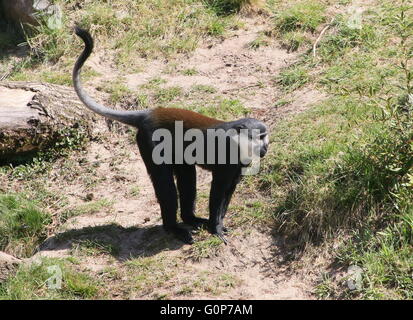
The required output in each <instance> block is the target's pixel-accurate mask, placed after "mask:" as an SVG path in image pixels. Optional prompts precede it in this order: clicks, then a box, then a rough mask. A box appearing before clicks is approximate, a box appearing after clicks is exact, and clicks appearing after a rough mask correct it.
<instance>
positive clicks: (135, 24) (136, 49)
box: [0, 0, 240, 84]
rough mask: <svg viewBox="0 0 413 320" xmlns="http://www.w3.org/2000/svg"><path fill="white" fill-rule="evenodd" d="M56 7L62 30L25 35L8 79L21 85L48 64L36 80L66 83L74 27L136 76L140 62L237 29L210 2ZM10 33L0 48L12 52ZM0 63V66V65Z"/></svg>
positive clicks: (75, 48) (0, 36)
mask: <svg viewBox="0 0 413 320" xmlns="http://www.w3.org/2000/svg"><path fill="white" fill-rule="evenodd" d="M56 2H57V3H58V4H59V5H60V6H61V8H62V11H63V20H62V27H53V28H50V27H48V26H47V24H41V25H40V26H39V27H36V28H35V30H34V32H30V33H27V35H26V36H27V37H26V39H25V40H26V42H27V44H28V46H29V48H30V54H29V56H28V57H26V58H23V59H19V60H18V61H17V62H15V63H16V66H15V67H14V68H13V70H12V72H11V74H10V77H11V78H13V79H16V80H17V79H19V80H20V79H21V80H23V79H24V78H25V74H26V73H27V72H29V74H31V75H32V78H34V79H36V78H39V70H42V69H43V68H44V66H46V65H52V67H51V70H50V71H48V74H43V75H41V76H40V78H41V80H42V81H47V82H52V83H58V84H68V83H69V80H68V78H67V77H68V76H67V74H70V72H71V68H72V66H73V63H74V58H75V57H76V56H77V55H78V54H79V53H80V52H81V47H82V43H81V42H80V41H79V39H78V38H77V37H76V36H75V35H74V33H73V31H72V25H73V22H76V23H78V24H79V25H81V26H83V27H85V28H87V29H90V30H91V32H92V34H93V36H94V38H95V40H96V48H97V50H102V49H104V50H108V52H110V54H111V56H112V57H113V59H114V62H115V64H116V66H117V67H118V68H121V69H122V70H135V71H139V70H140V69H141V67H142V65H141V63H142V62H141V61H140V59H139V58H141V57H144V58H160V57H166V58H171V57H173V56H175V55H176V54H178V53H188V52H190V51H193V50H194V49H195V48H196V47H197V46H198V43H199V42H200V41H201V40H202V39H205V38H210V37H221V36H224V35H225V34H226V33H227V32H228V31H230V30H231V29H236V28H238V27H239V26H240V24H239V21H238V19H237V17H236V16H235V15H233V14H229V15H220V14H219V13H218V12H217V11H216V10H215V9H214V8H215V7H214V6H212V5H211V3H206V2H205V1H201V0H191V1H187V0H173V1H169V0H168V1H167V0H157V1H138V2H137V1H133V0H127V1H124V0H114V1H111V2H103V3H99V5H96V3H95V2H94V1H87V2H85V3H84V4H83V5H82V7H81V8H78V9H77V7H76V1H74V0H69V1H63V0H58V1H56ZM136 17H139V21H136ZM10 34H11V33H10V32H9V31H8V30H7V29H6V27H5V26H0V40H1V41H0V45H1V46H2V48H13V47H15V46H16V45H17V43H19V42H23V41H24V39H18V38H16V37H14V36H11V35H10ZM6 60H7V59H4V60H3V61H4V63H7V61H6ZM68 62H69V63H68ZM0 64H1V65H3V63H2V62H1V61H0ZM2 69H3V68H0V70H2Z"/></svg>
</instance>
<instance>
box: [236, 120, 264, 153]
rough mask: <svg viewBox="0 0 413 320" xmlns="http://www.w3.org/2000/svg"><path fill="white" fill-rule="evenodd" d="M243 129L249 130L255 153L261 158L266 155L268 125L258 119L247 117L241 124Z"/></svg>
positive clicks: (249, 137)
mask: <svg viewBox="0 0 413 320" xmlns="http://www.w3.org/2000/svg"><path fill="white" fill-rule="evenodd" d="M240 128H241V129H247V130H248V139H249V140H250V141H251V142H252V144H253V148H255V154H257V155H259V156H260V158H262V157H264V156H265V154H266V153H267V151H268V145H269V136H268V129H267V126H266V125H265V124H264V123H262V122H261V121H258V120H256V119H250V118H249V119H245V121H243V123H242V124H241V125H240Z"/></svg>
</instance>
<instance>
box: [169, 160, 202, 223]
mask: <svg viewBox="0 0 413 320" xmlns="http://www.w3.org/2000/svg"><path fill="white" fill-rule="evenodd" d="M174 172H175V176H176V183H177V185H178V192H179V204H180V207H181V218H182V221H183V222H184V223H185V224H187V225H190V226H192V227H193V228H195V229H198V228H200V227H202V226H204V225H206V224H207V223H208V219H204V218H199V217H196V216H195V201H196V167H195V165H187V164H182V165H176V166H175V167H174Z"/></svg>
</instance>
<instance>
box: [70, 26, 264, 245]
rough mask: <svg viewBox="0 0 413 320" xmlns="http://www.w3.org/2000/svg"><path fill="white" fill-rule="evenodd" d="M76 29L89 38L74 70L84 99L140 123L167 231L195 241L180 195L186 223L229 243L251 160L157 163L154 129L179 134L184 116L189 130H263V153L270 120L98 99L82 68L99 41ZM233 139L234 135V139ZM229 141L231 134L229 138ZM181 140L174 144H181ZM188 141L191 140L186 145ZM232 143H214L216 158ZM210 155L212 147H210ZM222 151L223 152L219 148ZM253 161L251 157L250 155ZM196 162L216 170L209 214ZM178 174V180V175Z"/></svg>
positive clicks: (140, 140)
mask: <svg viewBox="0 0 413 320" xmlns="http://www.w3.org/2000/svg"><path fill="white" fill-rule="evenodd" d="M75 33H76V35H77V36H79V37H80V38H81V39H82V40H83V42H84V49H83V51H82V53H81V54H80V55H79V57H78V58H77V60H76V62H75V65H74V68H73V74H72V80H73V85H74V89H75V91H76V93H77V95H78V97H79V99H80V100H81V101H82V102H83V104H84V105H85V106H86V107H87V108H89V109H90V110H92V111H93V112H95V113H97V114H99V115H101V116H103V117H106V118H108V119H111V120H115V121H119V122H121V123H123V124H126V125H129V126H132V127H135V128H137V134H136V142H137V145H138V148H139V151H140V154H141V157H142V159H143V161H144V163H145V167H146V170H147V173H148V175H149V177H150V179H151V182H152V185H153V188H154V191H155V195H156V198H157V200H158V203H159V206H160V211H161V217H162V225H163V228H164V230H165V231H166V232H167V233H171V234H172V235H173V236H174V237H175V238H177V239H179V240H181V241H182V242H184V243H188V244H191V243H193V237H192V232H191V231H189V230H187V229H186V228H184V227H182V226H180V225H178V223H177V210H178V198H179V205H180V216H181V219H182V221H183V223H184V224H186V225H188V226H190V227H192V228H194V229H198V228H200V227H205V228H206V229H207V230H208V231H209V232H210V233H211V234H213V235H216V236H218V237H219V238H220V239H221V240H222V241H223V242H224V243H225V244H227V240H226V238H225V237H224V233H225V232H226V231H227V229H226V228H225V227H224V225H223V219H224V217H225V214H226V211H227V209H228V205H229V203H230V200H231V198H232V195H233V193H234V191H235V189H236V186H237V184H238V183H239V182H240V180H241V177H242V174H241V173H242V169H243V168H245V167H247V166H248V165H249V163H246V164H245V163H243V161H241V160H242V159H241V158H242V155H241V154H242V152H241V151H240V156H239V157H238V158H237V161H235V162H229V161H226V162H223V163H219V161H217V162H212V163H208V162H205V161H198V162H197V163H189V161H186V160H184V161H182V163H178V161H176V154H174V158H173V162H172V163H160V164H158V163H155V161H154V159H153V153H154V150H155V148H156V147H157V146H158V145H159V143H160V142H157V141H155V140H154V133H155V132H156V130H158V129H165V130H169V132H171V135H172V136H174V137H175V138H176V137H177V132H176V129H174V128H175V127H174V125H175V126H176V123H177V122H179V121H180V122H181V123H182V126H183V130H184V131H185V132H188V131H189V130H190V129H197V130H200V132H201V133H202V135H203V136H206V135H207V132H208V130H221V131H223V132H229V131H230V130H233V131H234V130H235V132H237V133H239V132H240V131H241V130H242V129H243V130H246V132H247V133H248V137H251V132H253V130H256V132H257V131H258V132H259V134H258V135H257V137H255V140H254V141H255V142H254V143H255V144H254V147H255V148H258V153H259V157H260V158H262V157H263V156H264V155H265V154H266V153H267V149H268V145H269V138H268V130H267V127H266V125H265V124H264V123H262V122H261V121H259V120H256V119H253V118H243V119H240V120H235V121H227V122H225V121H222V120H218V119H215V118H211V117H207V116H204V115H201V114H199V113H197V112H194V111H191V110H186V109H180V108H172V107H171V108H164V107H157V108H153V109H144V110H135V111H126V110H122V111H119V110H114V109H111V108H107V107H105V106H103V105H101V104H99V103H97V102H96V101H95V100H94V99H93V98H91V97H90V96H89V95H88V94H87V93H86V92H85V91H84V89H83V87H82V84H81V79H80V74H81V68H82V67H83V65H84V63H85V61H86V60H87V59H88V58H89V56H90V55H91V53H92V51H93V47H94V41H93V38H92V36H91V35H90V33H89V32H88V31H86V30H84V29H82V28H80V27H77V26H76V27H75ZM230 140H231V139H230ZM226 141H228V140H226ZM176 143H177V142H175V143H174V144H176ZM187 145H188V142H186V144H185V147H186V146H187ZM228 148H229V147H228V144H224V149H217V148H215V149H213V152H214V157H212V158H214V159H216V158H217V157H219V156H220V155H222V153H226V154H228V152H229V149H228ZM204 151H205V153H206V154H204V157H206V156H208V152H209V154H210V153H211V152H212V151H210V150H209V151H208V148H207V147H205V150H204ZM219 152H221V154H220V153H219ZM246 162H248V161H246ZM196 165H198V166H200V167H201V168H204V169H206V170H208V171H210V172H211V174H212V182H211V189H210V194H209V219H204V218H200V217H197V216H195V201H196ZM174 178H175V179H176V184H175V181H174Z"/></svg>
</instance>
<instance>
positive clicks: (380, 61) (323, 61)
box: [247, 1, 413, 299]
mask: <svg viewBox="0 0 413 320" xmlns="http://www.w3.org/2000/svg"><path fill="white" fill-rule="evenodd" d="M303 3H304V2H303ZM402 7H403V6H400V3H398V5H397V6H396V7H394V6H391V5H390V2H388V1H384V2H381V3H380V4H376V6H372V7H371V8H370V10H368V11H367V13H366V15H365V16H364V20H363V25H362V27H361V28H350V27H349V26H348V24H347V23H346V19H347V18H348V17H345V16H342V15H340V16H337V17H336V19H335V23H334V26H333V27H332V28H331V29H330V31H329V32H327V33H326V35H325V36H324V38H323V40H322V41H321V42H320V46H319V48H318V56H317V58H316V59H315V60H314V59H313V58H312V57H311V56H310V55H311V53H308V54H307V55H304V56H303V57H302V58H301V61H299V62H298V63H297V64H296V65H294V66H291V67H289V68H288V69H286V70H284V71H282V72H281V73H280V75H279V76H278V82H279V83H280V84H281V85H282V86H283V87H285V88H286V90H289V91H293V90H296V89H297V88H300V87H301V86H303V85H305V84H307V83H309V82H310V77H309V74H310V73H311V71H312V69H313V68H317V73H316V74H315V75H311V82H312V83H313V84H315V85H316V86H317V87H318V89H319V90H322V91H325V92H328V93H329V94H330V98H329V99H327V100H325V101H324V102H322V103H319V104H317V105H316V106H314V107H313V108H312V109H311V110H309V111H307V112H305V113H303V114H299V115H297V116H295V117H294V118H292V119H290V120H287V121H285V122H283V123H278V124H277V130H276V131H275V132H273V133H272V137H271V150H270V154H269V155H267V157H266V158H265V159H264V163H263V165H264V170H263V172H262V173H261V175H260V176H259V177H252V178H251V179H252V183H255V188H256V189H258V190H261V192H262V195H263V196H264V197H265V196H267V198H266V199H265V200H263V201H261V202H260V203H261V204H260V205H261V206H263V209H264V211H267V213H268V214H267V217H268V218H267V221H268V222H267V223H270V221H272V222H273V224H274V230H275V231H276V232H277V233H279V232H282V233H283V234H284V235H287V236H288V237H289V238H290V239H293V240H294V243H295V244H296V245H297V246H298V247H296V252H297V253H300V252H302V251H301V250H302V249H303V248H305V247H307V246H309V245H316V244H320V243H323V242H324V241H327V242H334V241H337V243H338V244H341V247H340V250H339V253H337V254H336V258H337V261H338V262H339V263H341V264H342V265H344V266H348V265H358V266H360V267H361V268H362V269H363V287H362V288H361V289H360V290H356V291H355V292H353V291H352V292H350V291H349V290H348V289H346V288H345V287H343V286H337V285H335V284H332V283H331V281H333V280H331V279H324V280H323V281H322V282H321V283H320V284H319V285H318V287H317V290H316V291H317V294H318V295H319V296H320V297H324V298H326V297H330V298H339V297H343V296H345V297H353V298H373V299H377V298H381V299H383V298H384V299H388V298H403V299H406V298H407V299H411V297H412V292H413V289H412V279H411V266H412V260H411V256H412V255H411V252H412V251H411V248H412V244H413V243H412V223H411V222H412V210H411V208H412V207H413V203H412V199H413V193H412V190H413V189H412V187H411V185H412V176H413V171H412V170H413V161H412V159H413V148H412V145H411V141H412V138H413V132H412V128H413V125H412V120H411V119H412V117H411V115H412V106H411V103H410V102H408V98H406V97H407V95H408V94H411V93H412V85H411V81H412V80H411V79H413V76H412V71H411V60H410V59H411V57H410V56H409V53H408V52H409V49H407V48H410V47H411V45H412V42H413V41H412V38H411V37H410V36H409V35H410V34H411V30H412V29H411V28H412V26H411V25H409V23H408V22H407V21H409V19H410V21H411V17H412V10H411V9H410V11H408V10H404V15H402V14H401V13H400V12H401V11H402V10H403V9H401V8H402ZM320 8H321V6H320ZM292 12H294V11H292ZM321 12H322V11H321V10H320V13H321ZM287 13H288V12H287ZM281 16H288V17H290V16H291V14H288V15H287V14H286V13H284V12H283V13H280V17H281ZM295 16H296V17H295V18H294V19H290V18H289V19H281V18H280V17H279V18H278V19H279V20H278V24H277V26H276V27H277V28H279V29H280V30H281V31H283V32H287V31H289V30H303V29H308V30H311V29H315V28H316V26H315V24H314V25H313V26H314V27H309V25H311V24H310V23H309V24H308V26H307V27H306V26H305V25H306V24H305V23H304V21H300V23H296V21H298V18H297V17H298V14H295ZM291 21H292V22H291ZM317 21H319V22H321V21H322V19H317ZM400 66H401V67H400ZM250 183H251V181H250ZM247 186H248V188H252V187H251V185H250V184H249V183H247ZM264 216H265V215H264ZM272 217H273V218H272ZM338 235H340V236H338ZM341 236H344V237H345V238H346V239H347V240H346V241H345V242H342V243H341V242H340V239H341ZM300 248H301V249H300ZM298 256H299V255H298Z"/></svg>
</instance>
